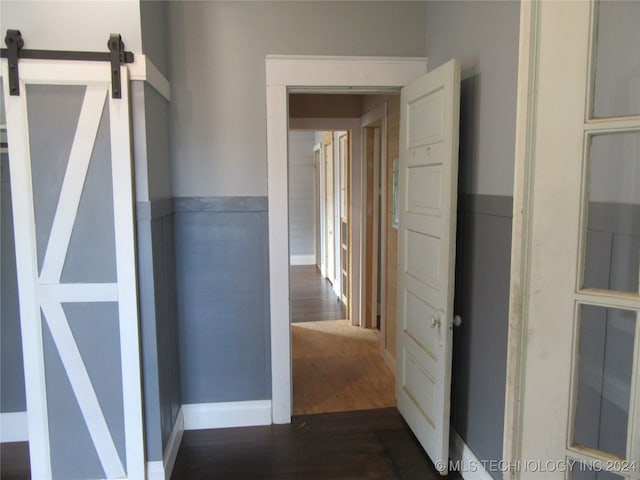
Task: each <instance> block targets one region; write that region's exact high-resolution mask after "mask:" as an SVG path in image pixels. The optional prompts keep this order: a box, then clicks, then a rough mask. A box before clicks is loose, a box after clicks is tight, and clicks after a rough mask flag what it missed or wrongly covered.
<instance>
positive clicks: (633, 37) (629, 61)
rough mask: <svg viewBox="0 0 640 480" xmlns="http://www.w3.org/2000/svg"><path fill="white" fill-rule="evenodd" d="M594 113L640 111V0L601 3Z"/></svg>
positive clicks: (634, 112)
mask: <svg viewBox="0 0 640 480" xmlns="http://www.w3.org/2000/svg"><path fill="white" fill-rule="evenodd" d="M596 21H597V25H596V27H597V31H596V46H595V56H596V58H595V85H594V101H593V116H594V117H596V118H598V117H612V116H621V115H638V114H640V74H639V73H638V72H640V47H639V46H640V2H629V1H606V2H599V3H598V18H597V20H596Z"/></svg>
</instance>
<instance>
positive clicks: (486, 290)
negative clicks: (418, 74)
mask: <svg viewBox="0 0 640 480" xmlns="http://www.w3.org/2000/svg"><path fill="white" fill-rule="evenodd" d="M426 19H427V21H426V23H427V56H428V57H429V65H430V68H431V69H433V68H435V67H437V66H439V65H441V64H443V63H445V62H446V61H448V60H449V59H451V58H453V57H457V58H458V59H460V61H461V67H462V86H461V102H460V103H461V105H460V157H459V158H460V160H459V161H460V174H459V184H458V188H459V192H460V197H459V207H458V238H457V261H456V293H455V310H456V313H458V314H460V315H462V319H463V320H462V326H461V327H460V328H459V329H456V331H455V332H454V366H453V385H452V406H451V408H452V412H451V415H452V425H453V428H454V429H455V430H456V431H457V432H458V433H459V434H460V436H461V437H462V439H463V440H464V441H465V443H466V444H467V445H468V446H469V447H470V448H471V450H472V451H473V452H474V453H475V454H476V455H477V456H478V458H480V459H483V460H489V459H500V458H502V435H503V416H504V392H505V373H506V347H507V344H506V342H507V325H508V305H509V265H510V251H511V215H512V213H511V206H512V199H511V195H512V192H513V158H514V144H515V114H516V87H517V66H518V34H519V4H518V3H517V2H513V1H509V2H473V1H461V2H437V1H436V2H428V4H427V16H426Z"/></svg>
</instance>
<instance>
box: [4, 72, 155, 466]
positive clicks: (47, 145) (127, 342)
mask: <svg viewBox="0 0 640 480" xmlns="http://www.w3.org/2000/svg"><path fill="white" fill-rule="evenodd" d="M6 65H7V63H6V62H4V65H3V66H4V82H3V83H4V99H5V107H6V116H7V133H8V143H9V165H10V177H11V194H12V202H13V218H14V230H15V239H16V242H15V245H16V265H17V272H18V289H19V301H20V317H21V330H22V345H23V355H24V365H25V387H26V397H27V415H28V422H29V445H30V457H31V475H32V478H38V479H45V478H68V477H69V475H70V474H71V473H73V476H74V478H144V475H145V473H144V445H143V430H142V429H143V424H142V403H141V383H140V350H139V331H138V329H139V326H138V323H139V322H138V304H137V291H136V262H135V238H134V217H133V191H132V190H133V188H132V165H131V140H130V121H129V117H130V114H129V89H128V71H127V68H124V67H123V68H122V69H121V83H122V89H121V90H122V98H120V99H113V98H112V97H111V89H110V86H111V74H110V67H109V64H107V63H98V62H62V61H57V62H55V61H54V62H52V61H28V60H24V61H21V62H20V66H19V69H20V70H19V73H20V93H21V95H20V96H10V95H9V87H8V81H7V79H8V75H7V70H6V68H7V67H6Z"/></svg>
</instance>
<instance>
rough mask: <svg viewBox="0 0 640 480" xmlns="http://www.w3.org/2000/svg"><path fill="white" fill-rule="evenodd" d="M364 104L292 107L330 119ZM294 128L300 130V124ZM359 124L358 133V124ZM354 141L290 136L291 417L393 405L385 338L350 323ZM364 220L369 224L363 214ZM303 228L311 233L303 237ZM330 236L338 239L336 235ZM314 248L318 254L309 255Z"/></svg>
mask: <svg viewBox="0 0 640 480" xmlns="http://www.w3.org/2000/svg"><path fill="white" fill-rule="evenodd" d="M328 98H329V99H328ZM364 98H365V97H364V96H362V95H349V96H335V95H304V100H300V95H294V96H292V97H291V98H290V101H289V104H290V111H291V112H292V113H293V114H301V113H300V108H299V107H297V105H299V103H300V102H302V101H303V102H304V103H305V104H306V105H309V104H310V103H314V102H315V104H316V105H317V106H315V107H313V108H312V111H313V112H314V115H316V116H322V115H326V114H327V110H326V108H323V106H326V105H327V104H330V103H332V102H334V103H335V102H346V103H351V104H352V105H357V108H356V109H355V110H354V112H355V113H354V115H357V116H360V113H361V112H360V110H361V104H362V100H363V99H364ZM327 121H328V122H331V119H328V120H327ZM291 123H292V124H294V125H295V123H296V120H295V119H292V121H291ZM357 123H358V128H356V129H355V130H356V131H357V130H358V129H359V123H360V122H359V120H358V122H357ZM327 125H328V124H327ZM351 138H352V131H351V130H337V129H334V130H329V131H324V130H323V131H303V130H290V131H289V140H288V146H289V153H288V157H289V158H288V165H289V179H288V185H289V205H290V212H289V242H290V247H289V248H290V252H291V256H290V259H291V266H290V302H291V303H290V311H291V322H292V326H291V335H292V357H293V361H292V372H293V413H294V415H298V414H310V413H328V412H339V411H348V410H365V409H371V408H382V407H388V406H394V405H395V393H394V390H395V385H394V375H393V370H392V369H391V368H389V366H388V365H387V364H385V362H384V360H383V358H382V356H381V355H380V344H381V342H380V339H379V337H380V333H379V332H378V331H377V330H375V328H374V329H371V328H369V329H367V328H361V327H360V324H361V323H364V322H361V320H362V319H361V318H357V317H355V318H354V317H351V318H350V314H349V312H350V309H348V308H347V306H348V305H349V298H350V295H351V293H350V292H351V291H352V284H351V282H350V263H351V262H350V250H351V241H350V240H351V239H350V237H351V235H350V234H349V224H350V222H351V217H352V208H351V203H352V202H351V200H350V194H349V193H350V191H351V190H352V189H351V182H350V175H349V172H350V170H351V169H350V163H351V162H350V160H351V158H350V157H351V145H352V142H351ZM311 187H313V188H311ZM312 194H313V197H311V195H312ZM311 199H313V202H311V201H310V200H311ZM311 203H313V205H311ZM303 210H304V211H305V212H306V213H307V215H306V216H305V213H304V212H303ZM312 211H313V212H315V214H313V215H312V214H311V212H312ZM359 213H360V214H361V215H362V216H363V217H364V216H365V212H359ZM308 218H314V219H315V221H314V222H313V224H310V222H308V221H306V219H308ZM305 227H306V228H308V229H309V231H308V232H304V231H303V230H304V229H305ZM332 231H333V232H336V233H337V232H339V234H337V235H332V234H331V233H332ZM355 236H356V237H359V236H360V235H355ZM313 238H315V239H316V241H315V242H313V241H312V239H313ZM314 247H315V249H316V251H315V252H313V251H312V250H311V249H312V248H314ZM318 247H320V250H321V251H320V252H318V251H317V249H318ZM305 258H306V259H315V261H309V260H308V261H307V262H306V263H307V264H304V265H303V264H301V262H300V259H305ZM352 324H353V325H352ZM363 326H364V325H363ZM374 327H375V326H374Z"/></svg>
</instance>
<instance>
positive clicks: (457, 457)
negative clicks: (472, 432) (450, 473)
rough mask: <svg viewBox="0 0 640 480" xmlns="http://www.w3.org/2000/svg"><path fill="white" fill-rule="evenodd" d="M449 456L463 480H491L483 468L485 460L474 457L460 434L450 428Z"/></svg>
mask: <svg viewBox="0 0 640 480" xmlns="http://www.w3.org/2000/svg"><path fill="white" fill-rule="evenodd" d="M449 458H450V459H451V462H453V463H454V464H455V466H456V467H458V468H457V469H456V471H457V472H458V473H460V475H461V476H462V478H464V480H493V477H492V476H491V475H490V474H489V472H487V470H486V469H485V468H484V466H485V464H486V462H482V461H481V460H479V459H478V457H476V455H475V454H474V453H473V452H472V451H471V449H470V448H469V447H468V446H467V444H466V443H464V441H463V440H462V438H461V437H460V435H458V433H457V432H456V431H455V430H454V429H453V428H452V429H451V431H450V435H449Z"/></svg>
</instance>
